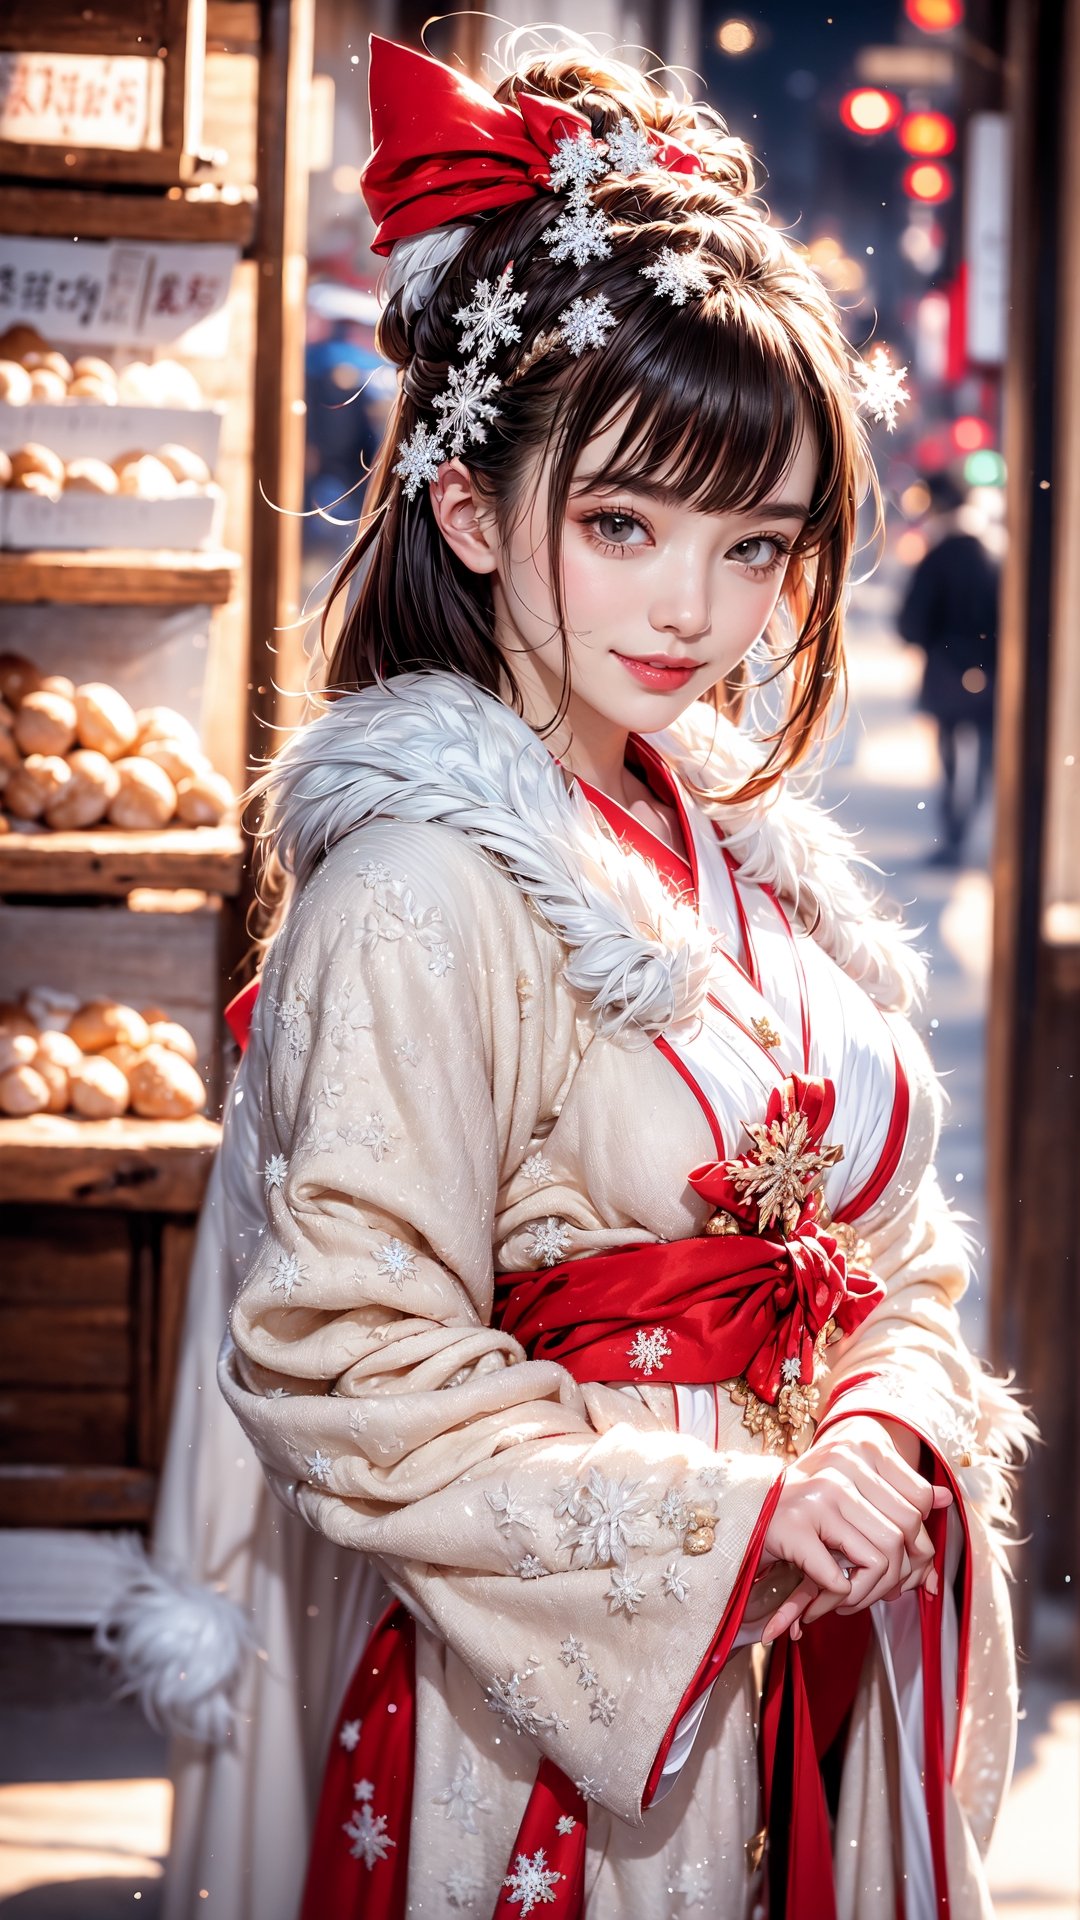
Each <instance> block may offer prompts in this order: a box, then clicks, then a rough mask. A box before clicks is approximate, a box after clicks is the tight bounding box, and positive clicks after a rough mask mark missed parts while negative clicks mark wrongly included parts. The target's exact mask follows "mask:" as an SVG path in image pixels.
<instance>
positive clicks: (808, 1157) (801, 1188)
mask: <svg viewBox="0 0 1080 1920" xmlns="http://www.w3.org/2000/svg"><path fill="white" fill-rule="evenodd" d="M743 1124H744V1126H745V1127H746V1131H747V1133H748V1134H749V1135H750V1138H751V1139H752V1140H753V1142H754V1147H753V1153H752V1156H750V1157H748V1158H746V1159H739V1160H727V1161H725V1163H724V1172H725V1173H726V1174H727V1175H728V1176H729V1178H730V1180H731V1183H732V1186H734V1187H735V1188H736V1189H737V1190H738V1192H739V1193H740V1194H741V1196H742V1197H743V1199H745V1200H753V1199H754V1198H755V1197H756V1199H757V1204H758V1232H759V1233H764V1232H765V1229H766V1228H767V1227H771V1226H772V1225H773V1224H774V1222H775V1221H776V1220H777V1219H779V1221H780V1224H781V1226H782V1227H783V1230H784V1232H785V1233H787V1234H791V1233H794V1232H795V1229H796V1227H797V1226H798V1224H799V1215H800V1213H801V1212H802V1210H803V1208H804V1206H805V1205H806V1202H807V1199H808V1198H809V1196H810V1194H811V1193H812V1192H813V1190H814V1188H815V1187H817V1186H819V1185H820V1183H821V1179H822V1176H823V1175H824V1173H825V1172H826V1170H827V1169H828V1168H829V1167H832V1166H835V1165H836V1162H837V1161H838V1160H842V1159H843V1157H844V1149H843V1147H835V1146H821V1147H811V1146H810V1145H808V1142H809V1139H810V1122H809V1120H808V1119H807V1117H806V1115H805V1114H804V1113H798V1112H793V1113H785V1114H783V1115H782V1116H781V1117H780V1118H779V1119H777V1120H772V1121H770V1122H769V1124H768V1125H767V1126H766V1125H765V1124H764V1122H759V1121H754V1122H753V1123H747V1122H745V1121H744V1123H743Z"/></svg>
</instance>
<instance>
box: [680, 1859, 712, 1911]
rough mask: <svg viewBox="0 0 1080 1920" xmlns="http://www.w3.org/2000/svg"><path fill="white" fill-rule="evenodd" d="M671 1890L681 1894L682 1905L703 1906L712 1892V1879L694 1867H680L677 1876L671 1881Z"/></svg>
mask: <svg viewBox="0 0 1080 1920" xmlns="http://www.w3.org/2000/svg"><path fill="white" fill-rule="evenodd" d="M671 1891H672V1893H677V1894H680V1895H681V1896H682V1903H683V1905H684V1907H703V1906H705V1904H706V1902H707V1901H708V1899H709V1896H710V1895H711V1893H712V1881H711V1880H707V1879H706V1878H705V1875H704V1874H703V1873H700V1872H699V1871H698V1869H697V1868H696V1867H681V1868H680V1869H679V1874H678V1878H677V1879H675V1880H673V1881H672V1883H671Z"/></svg>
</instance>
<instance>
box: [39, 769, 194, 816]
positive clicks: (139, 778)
mask: <svg viewBox="0 0 1080 1920" xmlns="http://www.w3.org/2000/svg"><path fill="white" fill-rule="evenodd" d="M116 771H117V773H118V774H119V775H120V789H119V792H118V793H117V794H116V795H115V797H114V798H113V799H112V800H110V802H109V819H110V820H111V821H112V824H113V826H114V827H127V828H133V829H137V828H140V827H167V826H168V824H169V821H170V820H171V819H172V817H173V815H174V813H175V812H176V788H175V787H174V786H173V783H172V781H171V780H170V779H169V776H168V774H167V773H163V772H162V771H161V768H160V767H155V766H154V764H153V762H152V761H150V760H136V759H130V760H118V761H117V762H116ZM17 777H18V776H17V775H13V776H12V778H13V779H14V778H17Z"/></svg>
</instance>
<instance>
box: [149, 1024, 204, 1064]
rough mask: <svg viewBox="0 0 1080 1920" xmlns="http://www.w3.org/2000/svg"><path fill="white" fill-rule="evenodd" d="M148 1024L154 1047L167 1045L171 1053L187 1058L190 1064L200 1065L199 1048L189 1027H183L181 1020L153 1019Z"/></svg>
mask: <svg viewBox="0 0 1080 1920" xmlns="http://www.w3.org/2000/svg"><path fill="white" fill-rule="evenodd" d="M148 1025H149V1028H150V1045H151V1046H152V1047H167V1048H168V1050H169V1052H170V1053H178V1054H179V1055H180V1058H181V1060H186V1061H187V1062H188V1065H189V1066H192V1067H195V1066H198V1064H199V1049H198V1047H197V1046H196V1045H195V1042H194V1040H193V1038H192V1036H191V1034H190V1033H189V1032H188V1030H187V1028H186V1027H182V1026H181V1025H180V1022H179V1020H151V1021H149V1022H148Z"/></svg>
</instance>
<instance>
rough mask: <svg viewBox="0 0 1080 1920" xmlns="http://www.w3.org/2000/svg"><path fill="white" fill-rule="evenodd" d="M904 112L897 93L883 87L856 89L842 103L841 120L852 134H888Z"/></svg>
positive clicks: (846, 95)
mask: <svg viewBox="0 0 1080 1920" xmlns="http://www.w3.org/2000/svg"><path fill="white" fill-rule="evenodd" d="M903 111H904V109H903V107H902V105H901V103H900V101H899V100H898V99H897V97H896V95H895V93H886V92H885V91H884V89H883V88H882V87H856V88H855V89H854V91H853V92H852V93H845V95H844V97H843V99H842V100H841V102H840V118H841V120H842V121H843V123H844V125H845V127H850V129H851V131H852V133H887V132H888V130H889V128H890V127H895V125H896V123H897V121H898V120H899V118H900V115H901V114H902V113H903Z"/></svg>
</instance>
